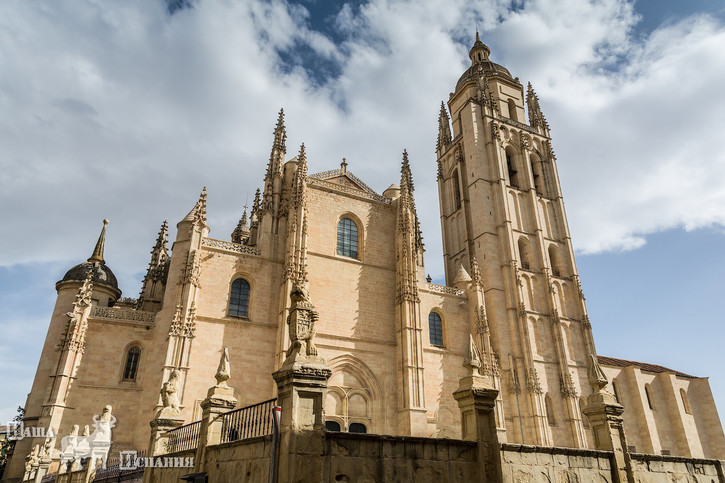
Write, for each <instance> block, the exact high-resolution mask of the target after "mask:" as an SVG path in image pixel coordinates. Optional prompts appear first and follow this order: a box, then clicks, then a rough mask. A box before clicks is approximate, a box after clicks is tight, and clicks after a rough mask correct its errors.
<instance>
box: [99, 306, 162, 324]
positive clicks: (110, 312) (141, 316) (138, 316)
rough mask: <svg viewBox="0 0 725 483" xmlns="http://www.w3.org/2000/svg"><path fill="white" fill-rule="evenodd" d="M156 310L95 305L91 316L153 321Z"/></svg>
mask: <svg viewBox="0 0 725 483" xmlns="http://www.w3.org/2000/svg"><path fill="white" fill-rule="evenodd" d="M155 316H156V312H144V311H141V310H134V309H121V308H118V307H93V308H92V309H91V317H96V318H101V319H115V320H135V321H137V322H153V321H154V317H155Z"/></svg>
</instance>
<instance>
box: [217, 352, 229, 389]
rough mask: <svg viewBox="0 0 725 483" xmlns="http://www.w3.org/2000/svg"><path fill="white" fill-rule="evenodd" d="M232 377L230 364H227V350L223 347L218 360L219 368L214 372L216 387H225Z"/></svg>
mask: <svg viewBox="0 0 725 483" xmlns="http://www.w3.org/2000/svg"><path fill="white" fill-rule="evenodd" d="M231 375H232V369H231V364H230V363H229V350H228V349H227V348H226V347H225V348H224V351H222V357H221V359H220V360H219V367H218V368H217V370H216V375H215V376H214V377H215V378H216V384H217V386H226V385H227V381H228V380H229V378H230V377H231Z"/></svg>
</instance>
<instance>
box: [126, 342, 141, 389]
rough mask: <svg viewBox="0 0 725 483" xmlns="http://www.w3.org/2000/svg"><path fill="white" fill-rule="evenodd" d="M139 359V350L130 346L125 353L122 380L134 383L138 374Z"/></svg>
mask: <svg viewBox="0 0 725 483" xmlns="http://www.w3.org/2000/svg"><path fill="white" fill-rule="evenodd" d="M140 358H141V348H140V347H138V346H132V347H131V348H130V349H128V352H127V353H126V364H125V365H124V366H123V380H124V381H135V380H136V374H137V373H138V361H139V359H140Z"/></svg>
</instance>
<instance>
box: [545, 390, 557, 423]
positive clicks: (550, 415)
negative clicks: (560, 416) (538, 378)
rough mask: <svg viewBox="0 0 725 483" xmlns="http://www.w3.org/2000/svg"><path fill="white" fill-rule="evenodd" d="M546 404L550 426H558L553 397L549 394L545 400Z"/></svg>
mask: <svg viewBox="0 0 725 483" xmlns="http://www.w3.org/2000/svg"><path fill="white" fill-rule="evenodd" d="M544 403H545V404H546V419H547V420H548V421H549V426H556V415H555V414H554V403H553V401H552V400H551V396H549V394H548V393H547V394H546V397H545V398H544Z"/></svg>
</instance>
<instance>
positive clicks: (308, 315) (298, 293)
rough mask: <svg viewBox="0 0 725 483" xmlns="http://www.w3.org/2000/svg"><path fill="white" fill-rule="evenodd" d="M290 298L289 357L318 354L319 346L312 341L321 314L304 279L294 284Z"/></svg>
mask: <svg viewBox="0 0 725 483" xmlns="http://www.w3.org/2000/svg"><path fill="white" fill-rule="evenodd" d="M290 298H291V299H292V306H291V307H290V313H289V315H288V316H287V324H288V325H289V337H290V341H291V344H290V347H289V349H287V358H288V360H293V361H294V360H295V359H297V356H302V357H303V358H307V357H308V356H316V355H317V347H315V344H314V343H313V342H312V338H313V337H314V336H315V323H316V322H317V320H318V319H319V318H320V314H319V313H318V312H317V311H316V310H315V306H314V305H312V303H311V302H310V296H309V294H308V292H307V288H306V287H305V282H304V280H299V281H297V282H296V283H295V284H294V286H293V287H292V293H291V294H290Z"/></svg>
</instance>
